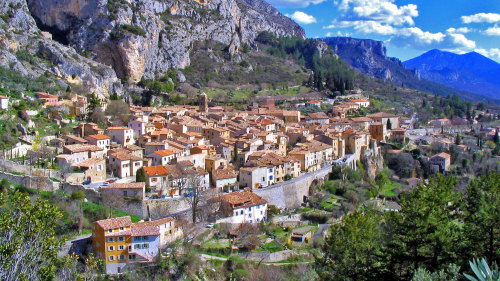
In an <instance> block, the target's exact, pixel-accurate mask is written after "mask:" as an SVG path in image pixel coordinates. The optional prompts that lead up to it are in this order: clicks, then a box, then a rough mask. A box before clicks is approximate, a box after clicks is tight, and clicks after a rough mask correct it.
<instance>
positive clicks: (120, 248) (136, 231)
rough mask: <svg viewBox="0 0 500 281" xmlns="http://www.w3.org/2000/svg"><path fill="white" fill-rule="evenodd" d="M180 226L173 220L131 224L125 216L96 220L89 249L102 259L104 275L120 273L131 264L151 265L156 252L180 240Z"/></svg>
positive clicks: (156, 255)
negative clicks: (104, 267)
mask: <svg viewBox="0 0 500 281" xmlns="http://www.w3.org/2000/svg"><path fill="white" fill-rule="evenodd" d="M182 233H183V227H182V225H181V224H180V223H179V222H178V221H176V220H175V219H173V218H170V217H168V218H163V219H159V220H154V221H145V222H138V223H132V220H131V218H130V217H129V216H126V217H120V218H112V219H106V220H100V221H96V222H94V225H93V228H92V248H93V250H94V252H95V253H96V256H97V258H99V259H102V260H104V263H105V265H106V273H107V274H120V273H123V272H126V271H128V270H129V269H132V268H131V266H130V265H133V264H135V263H140V264H143V263H152V262H154V261H156V260H157V258H158V256H159V253H160V249H162V248H165V247H166V246H168V244H170V243H171V242H172V241H174V240H176V239H178V238H180V237H181V236H182Z"/></svg>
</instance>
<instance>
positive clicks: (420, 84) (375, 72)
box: [319, 37, 498, 102]
mask: <svg viewBox="0 0 500 281" xmlns="http://www.w3.org/2000/svg"><path fill="white" fill-rule="evenodd" d="M319 40H321V41H322V42H325V43H326V44H327V45H329V46H331V47H332V48H333V49H334V51H335V52H336V53H337V54H338V55H339V56H340V57H341V58H342V59H343V60H344V61H346V62H347V63H348V64H349V65H351V66H352V67H354V68H355V69H356V70H358V71H359V72H361V73H364V74H366V75H368V76H371V77H374V78H379V79H382V80H384V81H391V82H392V83H394V84H395V85H396V86H403V87H406V88H412V89H416V90H420V91H424V92H429V93H434V94H439V95H442V96H447V95H453V94H456V95H459V96H461V97H463V98H465V99H468V100H488V98H489V97H485V96H481V95H479V94H475V93H472V92H470V91H465V90H461V89H454V88H451V87H449V86H448V85H445V84H441V83H436V82H435V81H431V80H429V79H425V77H423V76H422V74H421V71H422V70H421V69H408V68H407V67H406V66H405V65H404V63H403V62H402V61H401V60H399V59H398V58H392V57H388V56H387V52H386V48H385V46H384V43H383V42H381V41H376V40H372V39H357V38H351V37H327V38H320V39H319ZM491 99H492V100H493V99H497V101H496V102H498V98H491Z"/></svg>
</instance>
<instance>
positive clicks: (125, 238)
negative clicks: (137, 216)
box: [92, 217, 132, 273]
mask: <svg viewBox="0 0 500 281" xmlns="http://www.w3.org/2000/svg"><path fill="white" fill-rule="evenodd" d="M131 226H132V220H131V219H130V217H121V218H113V219H107V220H100V221H96V222H94V229H93V230H92V246H93V248H94V252H95V253H96V256H97V258H100V259H103V260H104V261H105V264H106V272H109V273H121V272H123V269H124V267H125V266H126V265H127V262H128V258H129V257H128V251H129V245H131V243H132V238H131V234H132V233H131Z"/></svg>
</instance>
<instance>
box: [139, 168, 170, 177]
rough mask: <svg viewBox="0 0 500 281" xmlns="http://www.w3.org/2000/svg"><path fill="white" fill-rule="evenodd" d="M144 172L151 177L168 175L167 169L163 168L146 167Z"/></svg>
mask: <svg viewBox="0 0 500 281" xmlns="http://www.w3.org/2000/svg"><path fill="white" fill-rule="evenodd" d="M144 171H145V172H146V174H147V175H148V176H150V177H154V176H164V175H167V174H168V172H167V169H165V167H163V166H151V167H144Z"/></svg>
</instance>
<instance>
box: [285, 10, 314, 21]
mask: <svg viewBox="0 0 500 281" xmlns="http://www.w3.org/2000/svg"><path fill="white" fill-rule="evenodd" d="M287 16H288V15H287ZM289 17H290V18H291V19H293V20H294V21H296V22H297V23H300V24H311V23H315V22H316V18H314V17H313V16H311V15H308V14H306V13H304V12H300V11H295V13H293V14H291V15H290V16H289Z"/></svg>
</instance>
